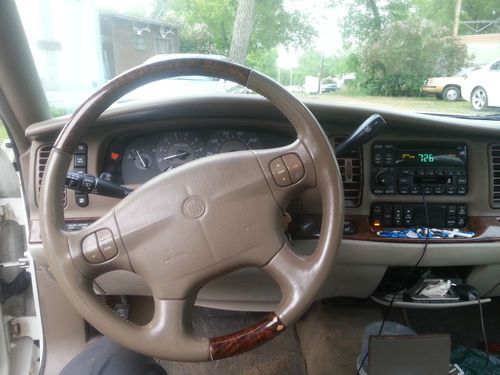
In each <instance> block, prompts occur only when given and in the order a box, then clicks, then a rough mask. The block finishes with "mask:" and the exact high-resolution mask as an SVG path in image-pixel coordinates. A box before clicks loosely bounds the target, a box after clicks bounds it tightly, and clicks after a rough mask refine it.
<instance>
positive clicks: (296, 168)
mask: <svg viewBox="0 0 500 375" xmlns="http://www.w3.org/2000/svg"><path fill="white" fill-rule="evenodd" d="M282 159H283V161H284V162H285V166H286V169H287V170H288V173H289V175H290V179H291V181H292V184H294V183H296V182H297V181H300V180H301V179H302V177H304V173H305V172H304V165H303V164H302V161H301V160H300V159H299V157H298V156H297V155H295V154H286V155H283V156H282Z"/></svg>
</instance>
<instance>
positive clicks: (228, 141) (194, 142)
mask: <svg viewBox="0 0 500 375" xmlns="http://www.w3.org/2000/svg"><path fill="white" fill-rule="evenodd" d="M291 141H292V139H290V138H288V137H284V136H280V135H276V134H273V133H272V132H269V131H267V132H265V131H248V130H245V129H236V128H216V129H196V128H194V129H182V130H174V131H168V132H157V133H153V134H144V133H139V134H137V133H133V134H127V135H124V136H120V137H118V138H116V139H114V140H113V141H112V142H111V145H110V146H109V151H108V152H107V156H106V159H105V161H104V167H103V173H106V176H107V178H108V179H110V180H112V181H114V182H117V183H120V184H125V185H138V184H143V183H144V182H146V181H148V180H149V179H151V178H153V177H155V176H157V175H159V174H161V173H164V172H168V171H170V170H171V169H173V168H176V167H178V166H181V165H183V164H185V163H188V162H190V161H193V160H196V159H200V158H203V157H206V156H210V155H216V154H220V153H225V152H234V151H243V150H257V149H262V148H272V147H278V146H285V145H287V144H289V143H291Z"/></svg>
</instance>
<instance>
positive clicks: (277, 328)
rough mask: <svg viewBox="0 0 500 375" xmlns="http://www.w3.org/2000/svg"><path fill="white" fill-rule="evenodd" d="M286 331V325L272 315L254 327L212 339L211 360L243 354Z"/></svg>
mask: <svg viewBox="0 0 500 375" xmlns="http://www.w3.org/2000/svg"><path fill="white" fill-rule="evenodd" d="M284 330H285V325H284V324H283V323H282V322H281V320H280V319H279V318H278V317H277V316H276V314H274V313H272V314H269V315H268V316H266V317H265V318H264V319H262V320H261V321H259V322H257V323H255V324H254V325H252V326H250V327H247V328H244V329H242V330H241V331H238V332H234V333H231V334H229V335H225V336H220V337H215V338H211V339H210V359H212V360H214V361H215V360H217V359H222V358H228V357H231V356H233V355H237V354H241V353H244V352H246V351H249V350H251V349H253V348H255V347H257V346H260V345H262V344H264V343H266V342H268V341H269V340H271V339H272V338H273V337H275V336H277V335H279V334H280V333H281V332H283V331H284Z"/></svg>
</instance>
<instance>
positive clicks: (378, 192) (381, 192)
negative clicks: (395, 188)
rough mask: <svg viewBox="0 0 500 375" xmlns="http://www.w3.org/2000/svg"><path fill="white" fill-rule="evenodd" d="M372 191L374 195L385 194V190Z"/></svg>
mask: <svg viewBox="0 0 500 375" xmlns="http://www.w3.org/2000/svg"><path fill="white" fill-rule="evenodd" d="M372 191H373V194H384V190H383V189H381V188H375V189H373V190H372Z"/></svg>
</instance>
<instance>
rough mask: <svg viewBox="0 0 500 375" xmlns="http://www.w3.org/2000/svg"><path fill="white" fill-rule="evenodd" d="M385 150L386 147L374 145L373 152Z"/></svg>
mask: <svg viewBox="0 0 500 375" xmlns="http://www.w3.org/2000/svg"><path fill="white" fill-rule="evenodd" d="M383 148H384V145H373V150H374V151H375V150H382V149H383Z"/></svg>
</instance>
